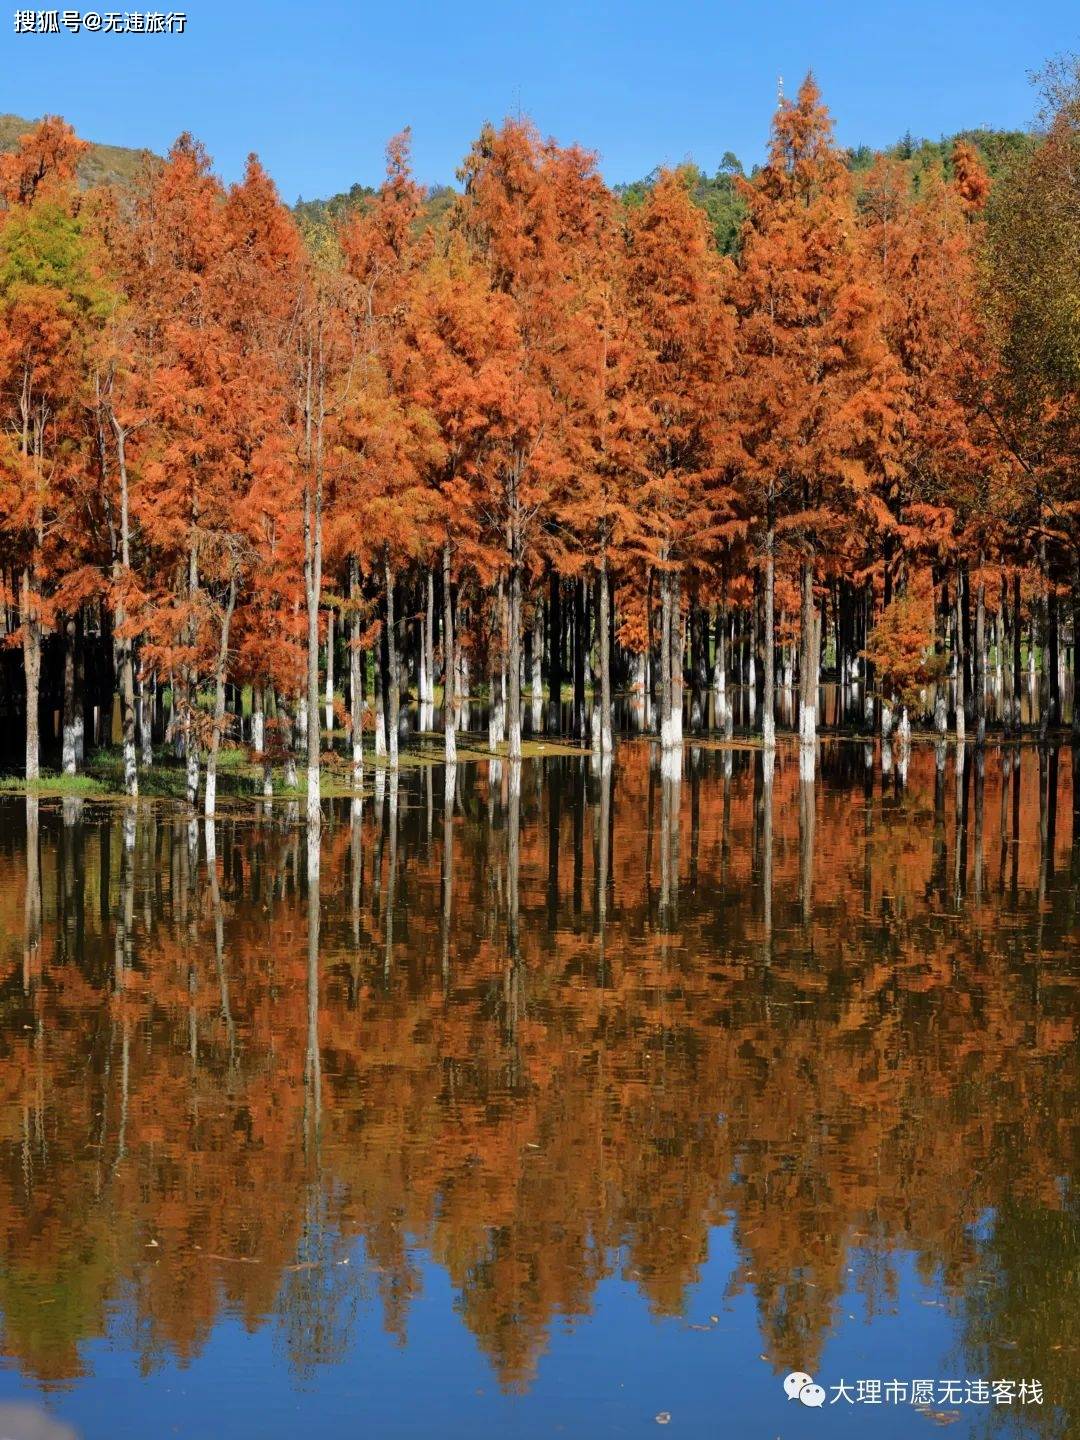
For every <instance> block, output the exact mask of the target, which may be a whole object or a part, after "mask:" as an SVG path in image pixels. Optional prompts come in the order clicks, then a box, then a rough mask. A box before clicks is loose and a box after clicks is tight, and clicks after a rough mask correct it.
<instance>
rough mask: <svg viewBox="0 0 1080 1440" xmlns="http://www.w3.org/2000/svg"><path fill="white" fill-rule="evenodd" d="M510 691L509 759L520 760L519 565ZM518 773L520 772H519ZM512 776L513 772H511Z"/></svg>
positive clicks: (516, 568) (513, 576)
mask: <svg viewBox="0 0 1080 1440" xmlns="http://www.w3.org/2000/svg"><path fill="white" fill-rule="evenodd" d="M509 665H510V690H509V695H508V697H507V698H508V706H509V708H508V714H507V731H508V739H509V742H510V759H511V760H520V759H521V563H520V557H517V558H515V562H514V564H513V565H512V566H511V567H510V657H509ZM519 773H520V772H519ZM511 774H513V772H511Z"/></svg>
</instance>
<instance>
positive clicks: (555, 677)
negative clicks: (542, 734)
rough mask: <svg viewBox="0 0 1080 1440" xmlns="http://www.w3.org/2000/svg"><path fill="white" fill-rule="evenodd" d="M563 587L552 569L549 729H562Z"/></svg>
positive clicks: (550, 581)
mask: <svg viewBox="0 0 1080 1440" xmlns="http://www.w3.org/2000/svg"><path fill="white" fill-rule="evenodd" d="M562 627H563V616H562V587H561V585H560V583H559V577H558V575H557V574H556V573H555V571H554V570H552V572H551V575H550V577H549V579H548V729H549V730H550V731H552V732H553V733H554V734H556V735H558V734H559V732H560V730H561V729H562V687H563V668H562Z"/></svg>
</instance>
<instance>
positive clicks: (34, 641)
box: [19, 565, 41, 785]
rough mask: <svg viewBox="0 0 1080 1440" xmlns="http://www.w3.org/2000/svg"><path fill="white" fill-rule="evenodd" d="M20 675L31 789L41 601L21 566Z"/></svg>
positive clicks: (36, 746)
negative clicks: (21, 658) (22, 686)
mask: <svg viewBox="0 0 1080 1440" xmlns="http://www.w3.org/2000/svg"><path fill="white" fill-rule="evenodd" d="M20 602H21V603H20V612H21V613H20V617H19V618H20V620H21V622H22V648H23V672H24V674H25V677H26V783H27V784H28V785H33V784H35V783H36V782H37V780H38V779H39V777H40V775H41V744H40V740H39V737H38V703H39V696H40V692H41V597H40V595H39V593H38V589H37V584H36V577H35V576H34V574H33V572H32V570H31V567H30V566H29V565H24V566H23V572H22V586H21V594H20Z"/></svg>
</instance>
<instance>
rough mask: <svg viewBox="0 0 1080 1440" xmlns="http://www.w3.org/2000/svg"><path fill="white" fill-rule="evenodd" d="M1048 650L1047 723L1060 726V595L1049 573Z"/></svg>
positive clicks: (1047, 608) (1047, 579) (1045, 664)
mask: <svg viewBox="0 0 1080 1440" xmlns="http://www.w3.org/2000/svg"><path fill="white" fill-rule="evenodd" d="M1046 584H1047V596H1046V652H1045V658H1044V660H1043V667H1044V669H1045V670H1046V671H1047V674H1048V679H1049V684H1048V686H1047V698H1048V702H1049V703H1048V706H1047V724H1048V725H1050V726H1054V727H1056V726H1058V725H1060V724H1061V670H1060V668H1059V658H1060V656H1059V649H1058V641H1059V634H1058V618H1059V607H1058V596H1057V590H1056V588H1055V586H1054V583H1053V580H1052V579H1051V577H1050V576H1049V575H1047V577H1046Z"/></svg>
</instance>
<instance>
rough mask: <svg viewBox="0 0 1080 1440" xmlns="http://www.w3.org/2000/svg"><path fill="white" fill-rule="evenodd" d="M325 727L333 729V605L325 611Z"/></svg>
mask: <svg viewBox="0 0 1080 1440" xmlns="http://www.w3.org/2000/svg"><path fill="white" fill-rule="evenodd" d="M325 694H326V728H327V730H329V731H331V732H332V731H333V729H334V607H333V606H332V605H330V606H328V607H327V611H326V691H325Z"/></svg>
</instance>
